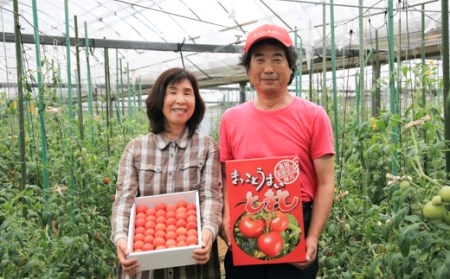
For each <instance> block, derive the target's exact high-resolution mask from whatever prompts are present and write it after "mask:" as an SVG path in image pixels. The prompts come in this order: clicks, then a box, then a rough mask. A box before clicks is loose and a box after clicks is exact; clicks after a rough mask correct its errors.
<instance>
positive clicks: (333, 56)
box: [330, 0, 340, 181]
mask: <svg viewBox="0 0 450 279" xmlns="http://www.w3.org/2000/svg"><path fill="white" fill-rule="evenodd" d="M330 28H331V29H330V31H331V68H332V71H331V72H332V79H333V105H334V129H333V130H334V145H335V152H336V162H338V164H339V163H340V156H339V116H338V103H337V84H336V43H335V35H334V1H333V0H330ZM337 181H340V179H338V180H337Z"/></svg>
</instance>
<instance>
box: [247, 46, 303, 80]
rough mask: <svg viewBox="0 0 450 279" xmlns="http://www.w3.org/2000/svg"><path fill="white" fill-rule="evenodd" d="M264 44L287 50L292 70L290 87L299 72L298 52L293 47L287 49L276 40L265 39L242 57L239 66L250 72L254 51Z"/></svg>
mask: <svg viewBox="0 0 450 279" xmlns="http://www.w3.org/2000/svg"><path fill="white" fill-rule="evenodd" d="M262 44H271V45H277V46H280V47H283V48H284V49H285V50H286V58H287V60H288V63H289V68H290V69H291V70H292V73H291V77H290V78H289V82H288V85H289V84H291V82H292V80H293V79H294V77H295V74H296V72H297V51H296V50H295V47H293V46H289V47H285V46H284V45H283V44H281V43H280V42H279V41H277V40H275V39H264V40H260V41H257V42H255V43H254V44H253V45H252V47H251V48H250V49H249V50H248V51H247V52H245V53H244V54H243V55H242V56H241V60H240V63H239V65H241V66H244V67H245V71H246V72H248V69H249V68H250V60H251V58H252V53H253V50H254V49H255V47H257V46H260V45H262Z"/></svg>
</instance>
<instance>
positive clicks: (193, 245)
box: [128, 191, 201, 270]
mask: <svg viewBox="0 0 450 279" xmlns="http://www.w3.org/2000/svg"><path fill="white" fill-rule="evenodd" d="M188 204H194V205H195V208H200V206H199V194H198V191H188V192H179V193H171V194H161V195H154V196H147V197H137V198H136V199H135V204H134V205H133V208H132V209H131V215H130V226H129V231H128V248H129V250H130V251H132V252H131V253H130V254H129V255H128V258H130V259H131V258H135V259H137V260H138V261H139V264H140V269H141V270H152V269H160V268H167V267H175V266H185V265H193V264H195V260H194V259H193V258H192V253H193V251H194V250H195V249H199V248H201V245H200V243H201V224H200V222H197V227H196V228H195V229H193V228H192V229H191V230H189V231H190V233H189V236H187V233H188V230H187V229H186V227H185V226H186V224H187V222H186V218H187V217H188V216H187V208H186V207H187V205H188ZM169 205H171V206H169ZM156 206H157V207H158V210H156V208H155V207H156ZM174 206H175V207H174ZM168 209H170V211H172V212H174V213H176V212H177V211H178V212H180V216H178V217H179V219H183V218H184V219H183V220H184V221H185V223H184V227H183V226H181V227H177V226H176V225H175V224H176V223H175V224H172V223H173V220H171V221H170V223H171V224H170V225H168V224H167V223H166V222H167V219H168V218H175V220H178V219H177V218H176V217H175V215H174V216H172V217H167V216H168V215H167V213H168ZM191 209H192V208H191ZM159 210H164V212H165V215H164V219H165V220H164V223H162V218H161V219H160V220H159V221H160V222H161V223H157V222H156V218H157V217H156V213H157V212H158V211H159ZM137 211H139V212H137ZM140 212H143V213H146V215H147V217H146V218H139V219H136V216H137V214H139V213H140ZM191 213H192V212H191ZM158 215H159V216H163V215H162V211H161V212H160V213H159V214H158ZM171 215H172V213H171V214H170V215H169V216H171ZM150 216H155V217H156V218H155V219H153V218H151V219H152V220H154V221H148V218H149V217H150ZM195 218H196V220H201V219H200V212H199V211H196V216H195ZM141 219H142V220H144V221H145V224H144V227H143V228H144V229H145V230H144V233H143V235H144V239H143V240H139V241H140V243H139V244H138V245H137V246H136V248H138V249H137V250H138V251H135V250H134V249H133V248H134V247H133V246H134V244H135V243H134V241H133V236H134V235H135V229H136V230H137V229H138V228H139V233H140V234H142V229H140V228H142V227H141V226H137V227H136V224H135V222H136V221H138V220H141ZM139 222H140V221H139ZM147 224H150V225H148V226H147V227H148V228H146V227H145V226H146V225H147ZM159 224H161V225H160V226H158V230H156V227H157V225H159ZM152 226H154V227H153V228H151V227H152ZM169 227H170V229H168V228H169ZM190 227H192V225H190ZM170 232H172V233H170ZM173 233H175V234H176V238H175V235H174V234H173ZM156 234H158V236H156ZM163 234H164V236H162V235H163ZM148 235H151V237H152V238H153V239H152V243H151V245H146V244H150V243H146V238H145V237H146V236H148ZM151 237H149V238H147V242H148V241H150V239H151ZM138 238H139V239H140V238H141V237H140V236H139V237H138ZM174 238H175V239H174ZM178 238H179V241H178V240H177V239H178ZM188 238H189V242H188ZM141 242H142V243H141ZM174 242H175V243H174ZM169 246H170V247H169Z"/></svg>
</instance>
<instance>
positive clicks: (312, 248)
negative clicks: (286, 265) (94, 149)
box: [291, 237, 319, 269]
mask: <svg viewBox="0 0 450 279" xmlns="http://www.w3.org/2000/svg"><path fill="white" fill-rule="evenodd" d="M318 242H319V241H318V240H317V239H314V238H313V237H311V238H310V237H307V238H306V243H305V244H306V262H297V263H291V264H292V265H293V266H295V267H296V268H298V269H305V268H307V267H309V266H310V265H312V264H313V263H314V261H315V260H316V257H317V245H318Z"/></svg>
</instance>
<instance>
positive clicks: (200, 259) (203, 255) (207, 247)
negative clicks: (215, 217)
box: [192, 229, 213, 264]
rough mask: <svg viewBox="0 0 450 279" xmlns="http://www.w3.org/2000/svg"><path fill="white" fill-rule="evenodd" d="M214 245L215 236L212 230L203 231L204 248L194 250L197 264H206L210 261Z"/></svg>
mask: <svg viewBox="0 0 450 279" xmlns="http://www.w3.org/2000/svg"><path fill="white" fill-rule="evenodd" d="M212 243H213V236H212V233H211V231H210V230H208V229H203V230H202V248H200V249H196V250H194V253H193V255H192V257H193V258H194V259H195V261H196V262H197V264H205V263H207V262H208V261H209V257H210V255H211V248H212Z"/></svg>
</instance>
